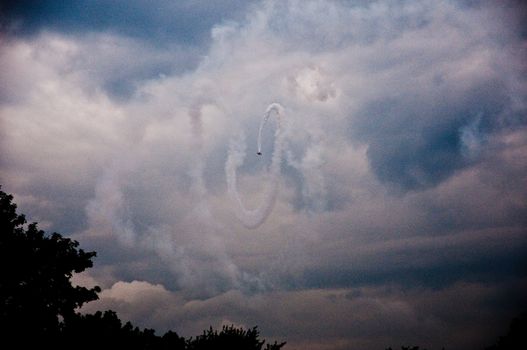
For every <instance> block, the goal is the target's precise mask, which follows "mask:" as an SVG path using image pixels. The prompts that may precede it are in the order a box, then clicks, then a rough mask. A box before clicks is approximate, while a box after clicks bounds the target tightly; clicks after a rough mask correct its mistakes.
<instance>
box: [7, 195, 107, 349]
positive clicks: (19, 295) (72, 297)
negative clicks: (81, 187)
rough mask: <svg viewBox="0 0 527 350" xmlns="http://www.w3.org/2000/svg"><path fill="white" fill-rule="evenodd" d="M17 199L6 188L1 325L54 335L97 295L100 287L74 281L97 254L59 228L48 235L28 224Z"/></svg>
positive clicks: (16, 333) (15, 332) (12, 331)
mask: <svg viewBox="0 0 527 350" xmlns="http://www.w3.org/2000/svg"><path fill="white" fill-rule="evenodd" d="M12 200H13V197H12V196H11V195H8V194H6V193H4V192H3V191H0V232H1V234H0V276H2V277H1V279H0V301H1V302H0V330H1V331H2V333H4V335H5V336H10V337H13V338H15V337H20V336H23V335H27V334H31V335H32V337H33V340H35V339H39V338H42V339H44V338H49V337H53V336H55V335H56V334H57V332H59V330H60V326H61V322H60V319H63V320H68V319H69V318H71V317H72V316H73V315H74V314H75V309H76V308H78V307H80V306H82V305H83V304H84V303H86V302H88V301H91V300H95V299H97V292H99V291H100V288H99V287H94V288H91V289H88V288H85V287H79V286H73V285H72V284H71V281H70V279H71V276H72V274H73V273H74V272H75V273H78V272H82V271H84V270H85V269H86V268H89V267H92V261H91V259H92V258H93V257H94V256H95V253H94V252H85V251H83V250H82V249H78V248H77V247H78V245H79V243H78V242H76V241H72V240H71V239H69V238H65V237H62V236H61V235H60V234H58V233H53V234H52V235H51V236H47V235H45V234H44V231H42V230H39V229H38V227H37V224H36V223H32V224H29V225H26V219H25V216H24V215H18V214H17V213H16V205H15V204H14V203H12ZM22 339H23V338H22Z"/></svg>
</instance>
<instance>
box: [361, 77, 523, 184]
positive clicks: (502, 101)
mask: <svg viewBox="0 0 527 350" xmlns="http://www.w3.org/2000/svg"><path fill="white" fill-rule="evenodd" d="M448 89H449V87H448V84H447V86H442V87H441V86H438V87H435V86H434V87H433V88H432V95H431V96H429V97H424V96H418V95H415V94H412V95H403V96H397V97H396V98H393V99H391V98H385V99H381V100H375V101H373V102H371V103H370V104H369V105H367V106H366V107H365V108H364V109H363V110H362V111H361V112H360V113H359V114H360V117H358V118H357V119H356V120H355V122H354V128H353V137H354V138H355V139H361V140H363V141H365V142H367V143H368V144H369V148H368V158H369V160H370V163H371V166H372V169H373V171H374V172H375V174H376V175H377V176H378V178H379V179H380V180H381V181H383V182H386V183H390V184H394V185H398V186H400V187H402V188H403V189H404V190H412V189H423V188H426V187H429V186H434V185H437V184H438V183H440V182H441V181H443V180H445V179H446V178H448V177H449V176H451V175H452V174H453V173H454V172H455V171H457V170H460V169H462V168H464V167H465V166H468V165H469V164H471V163H472V162H473V159H470V158H469V157H466V156H465V154H464V148H465V147H466V145H464V143H463V142H464V140H463V136H464V135H463V130H464V128H468V127H469V126H470V125H475V126H474V129H475V130H474V131H473V132H474V133H476V135H473V136H474V137H476V138H480V139H481V138H482V137H483V135H487V134H489V133H493V132H497V131H499V130H500V129H501V128H502V127H504V126H505V127H506V124H505V123H506V122H507V121H506V120H505V119H507V118H508V117H509V118H508V119H512V118H514V116H503V114H504V113H510V111H508V110H507V106H508V105H510V97H509V95H508V94H507V89H506V86H505V84H504V83H503V82H501V81H499V80H498V81H496V80H490V81H484V82H478V83H477V84H475V86H472V87H470V88H469V89H468V90H467V91H460V92H459V93H455V94H452V93H449V92H447V91H445V90H448ZM413 93H415V92H413ZM522 123H524V121H522ZM504 124H505V125H504ZM480 141H481V142H483V140H480Z"/></svg>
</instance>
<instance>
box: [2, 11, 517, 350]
mask: <svg viewBox="0 0 527 350" xmlns="http://www.w3.org/2000/svg"><path fill="white" fill-rule="evenodd" d="M43 4H47V2H43ZM72 4H73V5H71V6H72V8H63V9H61V11H65V13H59V12H57V11H58V9H57V8H55V7H53V6H52V5H51V3H50V4H49V5H42V6H44V7H45V9H46V12H45V14H46V15H45V16H43V17H42V18H48V19H47V20H44V19H42V18H41V19H39V18H40V17H35V16H33V15H32V12H31V11H26V10H24V11H22V8H21V7H17V6H16V5H9V6H7V10H6V11H5V13H6V14H5V16H8V17H11V18H12V19H13V20H12V21H11V22H10V23H11V26H10V27H9V31H6V33H7V34H8V35H7V36H6V39H5V40H3V41H2V42H1V47H0V50H1V51H0V75H1V77H2V81H3V82H5V83H4V84H3V85H2V87H1V89H0V103H1V104H0V125H1V129H0V134H1V137H0V147H1V154H0V155H1V158H0V178H1V181H2V183H3V185H4V189H5V190H6V191H9V192H12V193H14V194H15V198H16V201H17V203H18V204H19V207H20V209H21V211H22V212H25V213H27V214H28V215H29V217H30V218H31V219H32V220H36V221H39V222H41V223H42V226H43V227H44V228H45V229H47V230H56V231H59V232H62V233H65V234H68V235H71V236H72V237H73V238H75V239H78V240H79V241H80V243H81V245H82V246H83V247H84V248H85V249H94V250H96V251H97V252H98V257H97V261H96V266H95V268H94V269H92V271H91V272H89V274H87V275H86V276H81V277H78V278H79V281H80V282H79V283H99V284H101V286H103V287H104V290H103V292H102V293H101V300H100V301H99V302H97V303H93V304H92V305H89V306H87V311H91V310H94V309H95V308H105V307H106V308H113V309H116V310H117V311H118V312H119V314H120V315H121V317H122V318H129V319H131V320H133V321H135V322H137V323H138V324H140V325H142V326H145V327H156V328H157V329H159V330H163V329H168V328H174V329H176V330H177V331H178V332H181V333H183V334H184V335H193V334H195V333H196V332H200V331H201V330H202V329H204V328H207V327H208V326H209V325H213V326H219V325H221V324H222V323H223V324H225V323H234V324H240V325H245V326H253V325H255V324H258V325H260V328H261V329H262V332H263V333H264V335H266V336H269V337H274V338H276V339H277V340H280V339H285V340H288V341H289V345H288V347H289V348H291V349H297V348H298V349H348V348H351V347H354V348H358V349H374V348H382V347H383V346H385V347H387V346H390V345H392V346H398V345H400V344H410V343H415V344H419V345H421V346H425V347H429V348H430V347H434V348H435V347H439V346H445V347H446V348H451V349H466V348H470V347H478V346H480V347H481V346H483V345H486V344H489V342H492V341H493V337H494V336H495V335H497V334H498V333H499V332H500V331H502V329H500V328H499V327H501V326H502V323H504V322H507V321H508V318H511V317H512V316H514V312H515V311H516V310H517V309H518V308H521V307H525V305H524V304H523V305H522V304H521V299H520V297H518V295H521V291H525V266H526V259H525V252H526V248H527V239H526V219H525V218H526V217H527V203H526V200H525V199H526V198H527V193H526V187H525V183H526V180H527V133H526V130H527V128H526V123H527V119H526V110H527V104H526V102H527V101H526V99H527V85H526V80H525V76H526V75H525V73H526V72H527V67H526V65H525V63H524V62H525V59H524V58H525V56H526V52H525V48H526V41H525V35H523V34H522V31H521V26H520V24H521V19H522V16H523V13H524V8H523V7H522V6H521V5H520V4H519V3H516V2H512V1H511V2H506V3H503V4H502V5H499V6H498V5H495V4H492V3H488V2H470V3H465V2H451V1H444V2H443V1H441V2H437V1H424V2H405V3H400V2H397V1H386V2H371V3H370V2H366V3H360V2H357V3H353V2H351V3H350V2H346V1H329V2H328V1H308V2H306V1H287V2H278V1H276V2H273V1H265V2H261V3H255V4H250V5H243V6H241V5H240V4H239V3H238V2H236V1H232V2H227V3H225V5H222V6H221V8H218V9H216V10H214V11H212V10H210V9H208V8H207V6H205V5H203V4H201V3H198V4H196V5H193V6H190V5H188V4H187V3H185V2H183V3H182V4H187V5H177V6H180V7H178V8H173V7H171V6H172V5H170V4H169V3H168V2H167V3H165V2H162V3H161V4H160V8H157V9H154V8H148V11H146V12H141V11H139V10H137V11H136V10H135V9H139V8H140V9H146V8H147V6H146V5H145V4H144V3H142V2H134V3H133V4H132V6H131V7H130V11H132V13H133V14H134V16H139V13H143V14H142V15H141V18H137V21H139V22H140V23H141V25H140V26H138V27H137V26H133V25H131V24H130V23H128V22H127V21H125V20H124V18H121V17H117V18H115V19H114V20H113V21H112V22H105V19H104V17H100V16H99V17H87V18H86V19H85V20H82V21H81V22H80V23H79V24H78V25H77V24H76V25H73V24H71V23H70V22H71V21H70V20H69V19H68V18H70V19H71V16H73V15H74V14H75V13H76V12H75V11H77V10H78V7H79V6H81V5H79V4H77V3H76V2H74V3H72ZM75 4H77V5H75ZM118 4H119V2H117V3H115V4H114V5H112V6H118ZM90 6H92V5H89V6H88V7H90ZM93 6H95V5H93ZM112 6H110V8H109V9H108V11H109V13H112V11H113V10H112V9H113V7H112ZM173 6H176V5H173ZM177 6H176V7H177ZM90 8H91V7H90ZM92 10H93V11H95V12H97V11H102V10H101V8H100V7H93V9H92ZM35 11H37V9H36V8H35ZM204 11H205V12H204ZM208 11H211V12H210V15H209V16H205V18H206V20H205V21H204V22H202V24H200V25H199V26H194V25H193V24H192V23H194V22H192V23H187V22H185V21H184V20H183V19H184V18H185V16H190V15H192V14H202V13H209V12H208ZM97 13H98V12H97ZM46 16H47V17H46ZM171 16H174V17H173V18H172V17H171ZM200 16H201V15H200ZM95 18H101V20H100V21H102V22H97V21H95ZM127 18H129V17H127ZM131 18H132V19H133V18H135V17H131ZM190 18H192V16H191V17H190ZM178 19H181V20H182V22H180V21H178ZM68 21H70V22H68ZM154 22H155V23H156V24H157V25H158V30H161V29H162V30H163V31H166V33H165V34H159V35H158V31H156V29H155V28H152V27H151V24H152V23H154ZM17 23H32V26H30V27H28V29H27V31H21V30H18V29H17V28H18V27H17ZM68 23H70V24H68ZM185 23H186V24H185ZM72 26H74V27H75V28H73V27H72ZM176 27H177V28H176ZM140 28H147V30H145V31H144V32H142V33H141V34H139V33H138V32H137V31H138V30H139V29H140ZM160 28H161V29H160ZM156 33H157V34H156ZM167 33H168V34H167ZM150 37H151V38H152V40H148V39H149V38H150ZM164 44H166V45H164ZM272 102H278V103H280V104H281V105H282V106H284V115H285V117H284V118H283V119H284V120H283V124H281V127H282V131H283V134H282V136H283V159H282V161H281V164H280V167H279V168H278V169H275V170H274V174H275V175H272V174H271V172H272V171H271V170H270V167H271V154H273V145H274V144H275V138H274V137H275V135H274V130H275V129H276V124H273V123H275V121H274V120H272V119H270V120H269V124H268V125H267V126H266V128H265V129H264V132H263V142H262V153H263V155H262V156H261V157H259V156H256V151H257V148H256V146H257V142H256V141H257V140H256V138H257V134H258V128H259V125H260V120H261V117H262V114H263V112H264V111H265V109H266V107H267V106H268V105H269V104H270V103H272ZM229 145H230V146H229ZM232 145H235V146H237V147H242V148H243V147H245V152H246V155H245V158H243V159H238V160H240V162H239V164H238V163H237V166H238V167H237V173H236V181H237V183H236V186H237V189H238V192H239V195H240V197H241V200H242V202H243V203H244V205H245V206H246V207H247V208H256V207H258V205H259V204H260V203H262V200H263V199H264V198H265V186H266V184H268V183H269V180H271V181H273V179H276V181H278V186H279V191H278V192H277V196H276V202H275V203H274V207H273V209H272V212H271V213H270V215H269V216H268V218H267V220H266V221H265V222H264V223H263V224H262V225H261V226H259V227H257V228H256V229H253V230H249V229H247V228H245V227H244V226H243V225H242V224H241V223H240V221H239V220H238V219H237V217H236V215H235V211H236V203H235V202H233V201H232V198H231V196H229V193H228V182H227V180H228V166H227V165H228V158H229V152H231V156H232V154H233V153H232V152H233V149H232V147H233V146H232ZM240 154H241V153H240ZM226 167H227V174H226ZM276 174H278V175H276ZM139 301H140V302H139ZM452 303H454V304H455V305H458V307H457V308H452V307H451V305H452ZM465 305H468V306H465ZM445 309H449V310H452V309H454V311H452V312H446V311H445ZM475 309H477V310H480V311H478V312H476V311H474V310H475ZM468 325H470V326H468Z"/></svg>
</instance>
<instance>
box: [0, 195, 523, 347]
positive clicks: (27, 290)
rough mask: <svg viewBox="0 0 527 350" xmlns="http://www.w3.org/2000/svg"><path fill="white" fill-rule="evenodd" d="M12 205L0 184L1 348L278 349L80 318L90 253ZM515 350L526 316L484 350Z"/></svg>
mask: <svg viewBox="0 0 527 350" xmlns="http://www.w3.org/2000/svg"><path fill="white" fill-rule="evenodd" d="M12 200H13V196H11V195H9V194H6V193H5V192H3V191H2V190H1V185H0V348H5V347H4V345H6V344H9V345H10V347H11V348H18V349H26V348H30V347H33V346H35V345H38V347H39V348H48V347H52V348H54V349H59V350H61V349H72V348H75V349H81V350H83V349H86V350H88V349H90V350H93V349H96V348H112V347H113V348H118V349H127V350H136V349H137V350H157V349H171V350H212V349H229V350H280V349H281V348H282V347H283V346H284V345H285V342H283V343H278V342H276V341H275V342H274V343H273V344H266V341H265V340H260V339H259V337H260V333H259V330H258V328H257V327H253V328H249V329H243V328H237V327H234V326H224V327H223V328H222V329H221V330H220V331H218V330H214V329H212V327H211V328H209V329H208V330H204V331H203V333H202V334H201V335H198V336H196V337H191V338H188V339H185V338H184V337H181V336H179V335H178V334H177V333H176V332H174V331H168V332H166V333H165V334H163V335H162V336H159V335H156V334H155V330H153V329H147V328H145V329H139V328H138V327H134V326H133V325H132V324H131V323H130V322H125V323H123V322H122V321H121V320H120V319H119V317H118V316H117V314H116V313H115V312H114V311H112V310H106V311H104V312H101V311H98V312H96V313H94V314H81V313H79V312H78V311H76V310H78V309H79V308H80V307H81V306H82V305H83V304H85V303H87V302H90V301H93V300H97V299H98V298H99V297H98V293H100V291H101V289H100V288H99V287H98V286H96V287H93V288H90V289H89V288H85V287H81V286H73V285H72V284H71V277H72V275H73V273H80V272H82V271H84V270H85V269H87V268H90V267H92V266H93V262H92V258H93V257H95V256H96V253H95V252H85V251H84V250H82V249H80V248H78V246H79V243H78V242H77V241H74V240H71V239H69V238H66V237H63V236H62V235H60V234H58V233H53V234H51V235H47V234H46V233H45V232H44V231H42V230H39V229H38V227H37V224H36V223H32V224H29V225H27V222H26V219H25V216H24V215H23V214H17V212H16V208H17V206H16V204H14V203H13V202H12ZM264 345H265V347H264ZM391 349H392V348H391V347H390V348H387V349H386V350H391ZM401 349H402V350H419V347H417V346H414V347H404V346H403V347H401ZM520 349H527V317H526V314H523V315H522V316H521V317H520V318H518V319H515V320H513V322H512V324H511V327H510V329H509V333H508V334H507V335H506V336H504V337H500V338H499V339H498V342H497V343H496V344H495V345H493V346H491V347H488V348H486V350H520ZM422 350H426V349H422Z"/></svg>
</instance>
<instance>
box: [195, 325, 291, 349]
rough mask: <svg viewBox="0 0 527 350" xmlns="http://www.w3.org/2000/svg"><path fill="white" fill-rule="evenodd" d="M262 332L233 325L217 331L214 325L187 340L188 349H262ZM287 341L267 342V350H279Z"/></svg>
mask: <svg viewBox="0 0 527 350" xmlns="http://www.w3.org/2000/svg"><path fill="white" fill-rule="evenodd" d="M259 335H260V332H259V331H258V329H257V328H256V327H254V328H252V329H247V330H244V329H241V328H236V327H234V326H233V325H231V326H223V329H222V330H221V332H219V333H218V331H215V330H213V329H212V327H211V328H210V329H209V330H206V331H203V334H202V335H200V336H197V337H196V338H195V339H192V338H191V339H190V340H189V341H188V342H187V349H188V350H215V349H230V350H246V349H251V350H261V349H262V347H263V345H264V343H265V340H262V341H260V340H259V339H258V337H259ZM284 345H285V343H280V344H278V343H277V342H275V343H274V344H267V346H266V347H265V350H279V349H280V348H282V347H283V346H284Z"/></svg>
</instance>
